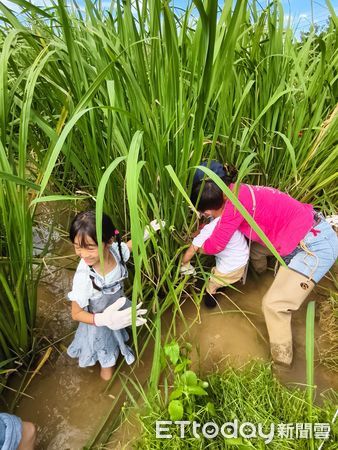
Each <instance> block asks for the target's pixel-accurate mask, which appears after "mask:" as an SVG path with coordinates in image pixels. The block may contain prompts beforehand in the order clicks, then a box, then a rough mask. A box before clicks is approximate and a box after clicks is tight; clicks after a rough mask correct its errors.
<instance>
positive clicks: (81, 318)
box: [72, 301, 95, 325]
mask: <svg viewBox="0 0 338 450" xmlns="http://www.w3.org/2000/svg"><path fill="white" fill-rule="evenodd" d="M72 319H73V320H76V321H77V322H82V323H88V324H89V325H95V323H94V314H92V313H90V312H87V311H84V310H83V309H82V308H81V306H79V305H78V303H77V302H75V301H72Z"/></svg>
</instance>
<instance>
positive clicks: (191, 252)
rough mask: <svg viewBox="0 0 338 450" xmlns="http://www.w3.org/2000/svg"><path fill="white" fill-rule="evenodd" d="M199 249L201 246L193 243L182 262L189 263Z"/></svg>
mask: <svg viewBox="0 0 338 450" xmlns="http://www.w3.org/2000/svg"><path fill="white" fill-rule="evenodd" d="M198 250H199V247H196V246H195V245H193V244H191V245H190V247H189V248H188V250H187V251H186V252H185V253H184V256H183V259H182V264H188V262H189V261H190V260H191V259H192V258H193V257H194V255H195V253H196V252H197V251H198Z"/></svg>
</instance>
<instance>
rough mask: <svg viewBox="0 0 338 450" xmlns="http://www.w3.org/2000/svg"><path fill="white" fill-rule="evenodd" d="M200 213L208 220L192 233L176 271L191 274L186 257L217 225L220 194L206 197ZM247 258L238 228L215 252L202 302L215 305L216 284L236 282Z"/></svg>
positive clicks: (245, 246)
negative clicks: (223, 245)
mask: <svg viewBox="0 0 338 450" xmlns="http://www.w3.org/2000/svg"><path fill="white" fill-rule="evenodd" d="M191 201H192V202H193V203H196V198H195V197H194V196H192V198H191ZM198 207H199V208H200V207H201V208H202V210H203V213H202V215H203V216H205V217H207V218H208V219H212V220H211V222H209V223H207V224H206V225H204V226H203V228H202V230H201V231H200V232H199V234H198V235H197V236H195V237H194V239H193V241H192V243H191V245H190V247H189V248H188V250H187V251H186V252H185V254H184V255H183V259H182V265H181V268H180V272H181V273H182V274H183V275H189V274H194V272H195V270H194V268H193V266H192V265H191V264H190V260H191V259H192V257H193V256H194V255H195V253H196V252H198V250H199V249H200V248H201V247H202V246H203V244H204V242H205V241H206V240H207V239H208V237H209V236H211V234H212V232H213V230H214V229H215V227H216V226H217V224H218V222H219V220H220V218H221V216H222V213H223V210H224V207H225V200H224V198H223V196H222V197H220V198H217V199H215V201H211V202H210V201H208V209H207V210H205V208H203V205H202V206H201V205H200V204H199V205H198ZM248 259H249V248H248V244H247V242H246V239H245V237H244V235H243V234H242V233H241V232H240V231H235V233H234V234H233V236H232V237H231V239H230V241H229V243H228V245H227V247H226V248H225V249H224V250H222V251H220V252H219V253H216V254H215V260H216V266H215V267H213V268H212V269H211V277H210V278H209V280H208V282H207V286H206V294H205V296H204V304H205V306H206V307H208V308H213V307H215V306H216V305H217V302H216V299H215V297H214V296H215V294H216V292H217V290H218V289H219V288H220V287H223V286H228V285H229V284H233V283H236V282H237V281H239V280H240V279H241V278H243V277H244V276H245V271H246V267H247V263H248Z"/></svg>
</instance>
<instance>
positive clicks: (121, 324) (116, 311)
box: [94, 297, 147, 331]
mask: <svg viewBox="0 0 338 450" xmlns="http://www.w3.org/2000/svg"><path fill="white" fill-rule="evenodd" d="M126 300H127V299H126V297H120V298H119V299H117V300H116V302H115V303H113V304H112V305H110V306H108V308H106V309H105V310H104V311H103V312H102V313H96V314H94V325H96V326H97V327H108V328H110V329H111V330H115V331H116V330H122V328H126V327H129V326H130V325H131V323H132V319H131V306H130V307H129V308H126V309H123V310H122V311H120V309H121V308H122V307H123V305H124V304H125V303H126ZM141 305H142V303H139V304H138V305H137V306H136V326H137V327H139V326H140V325H143V324H145V323H146V322H147V319H145V318H143V317H141V316H143V315H144V314H145V313H146V312H147V310H146V309H140V307H141Z"/></svg>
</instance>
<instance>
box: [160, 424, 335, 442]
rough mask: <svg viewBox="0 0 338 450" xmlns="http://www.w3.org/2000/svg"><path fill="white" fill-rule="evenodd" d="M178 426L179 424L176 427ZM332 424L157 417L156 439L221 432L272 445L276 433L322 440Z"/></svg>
mask: <svg viewBox="0 0 338 450" xmlns="http://www.w3.org/2000/svg"><path fill="white" fill-rule="evenodd" d="M173 425H176V427H173ZM330 431H331V427H330V424H329V423H279V424H274V423H271V424H270V425H267V424H264V425H263V424H261V423H258V424H254V423H252V422H243V423H241V424H240V423H239V421H238V420H237V419H235V420H234V421H232V422H225V423H223V424H222V425H219V424H217V423H215V422H206V423H205V424H201V423H199V422H196V421H193V422H191V421H188V420H177V421H171V420H157V421H156V438H157V439H171V438H172V437H173V433H174V432H175V434H176V435H177V436H179V437H180V438H181V439H184V438H185V437H188V436H189V438H191V437H194V438H195V439H201V437H204V438H206V439H215V438H216V437H217V436H219V435H222V436H223V437H224V438H225V439H234V438H243V439H254V438H261V439H263V440H264V442H265V444H269V443H270V442H272V440H273V439H274V438H275V436H277V437H278V438H279V439H291V440H294V439H311V438H314V439H322V440H327V439H329V437H330Z"/></svg>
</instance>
